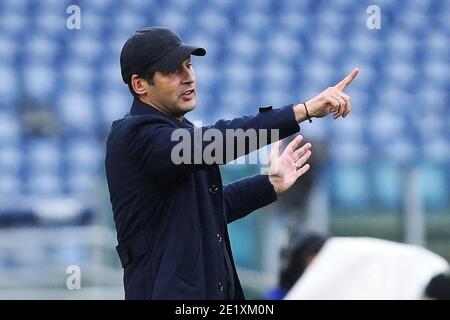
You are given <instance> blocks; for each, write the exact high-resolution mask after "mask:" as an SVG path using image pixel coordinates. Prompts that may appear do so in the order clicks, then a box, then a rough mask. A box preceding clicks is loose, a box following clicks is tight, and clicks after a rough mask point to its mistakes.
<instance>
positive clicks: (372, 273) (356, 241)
mask: <svg viewBox="0 0 450 320" xmlns="http://www.w3.org/2000/svg"><path fill="white" fill-rule="evenodd" d="M448 269H449V265H448V262H447V261H446V260H445V259H443V258H442V257H440V256H438V255H437V254H435V253H433V252H431V251H429V250H427V249H424V248H422V247H418V246H413V245H407V244H402V243H397V242H392V241H387V240H381V239H374V238H345V237H342V238H341V237H336V238H330V239H329V240H327V242H325V245H324V246H323V248H322V249H321V250H320V252H319V254H318V255H317V256H316V258H315V259H314V260H313V262H312V263H311V264H310V265H309V266H308V267H307V268H306V270H305V272H304V273H303V275H302V277H300V279H299V280H298V281H297V282H296V283H295V285H294V286H293V287H292V289H291V290H290V291H289V292H288V294H287V295H286V297H285V299H287V300H305V299H423V298H424V296H423V294H424V290H425V287H426V285H427V284H428V282H429V281H430V279H431V278H432V277H433V276H434V275H436V274H438V273H441V272H446V271H448Z"/></svg>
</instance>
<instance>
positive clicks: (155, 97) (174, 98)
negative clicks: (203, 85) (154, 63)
mask: <svg viewBox="0 0 450 320" xmlns="http://www.w3.org/2000/svg"><path fill="white" fill-rule="evenodd" d="M147 97H148V99H149V101H150V103H151V104H152V105H154V106H155V107H157V108H159V109H161V110H162V111H164V112H166V113H168V114H171V115H173V116H176V117H182V116H183V115H184V114H185V113H187V112H189V111H191V110H193V109H194V108H195V105H196V90H195V72H194V69H193V68H192V63H191V58H190V57H189V58H187V59H186V60H184V61H183V63H182V64H181V66H180V67H179V68H178V69H177V70H175V71H173V72H170V73H163V72H160V71H156V72H155V75H154V77H153V85H149V86H148V91H147Z"/></svg>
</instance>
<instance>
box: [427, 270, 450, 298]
mask: <svg viewBox="0 0 450 320" xmlns="http://www.w3.org/2000/svg"><path fill="white" fill-rule="evenodd" d="M425 295H426V296H427V297H429V298H431V299H437V300H450V274H449V273H440V274H438V275H436V276H434V277H433V278H432V279H431V280H430V282H429V283H428V285H427V287H426V289H425Z"/></svg>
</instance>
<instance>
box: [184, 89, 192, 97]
mask: <svg viewBox="0 0 450 320" xmlns="http://www.w3.org/2000/svg"><path fill="white" fill-rule="evenodd" d="M194 92H195V89H187V90H184V91H183V92H182V93H181V96H189V95H190V94H192V93H194Z"/></svg>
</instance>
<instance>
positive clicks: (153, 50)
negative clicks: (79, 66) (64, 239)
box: [105, 27, 358, 299]
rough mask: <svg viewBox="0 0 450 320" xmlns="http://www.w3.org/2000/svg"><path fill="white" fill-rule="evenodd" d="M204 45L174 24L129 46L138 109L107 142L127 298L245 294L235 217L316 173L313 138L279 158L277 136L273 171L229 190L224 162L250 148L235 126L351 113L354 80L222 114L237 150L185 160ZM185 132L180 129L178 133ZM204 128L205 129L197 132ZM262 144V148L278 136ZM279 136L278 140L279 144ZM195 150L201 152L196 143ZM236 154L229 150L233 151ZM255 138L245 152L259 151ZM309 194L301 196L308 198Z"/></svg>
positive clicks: (128, 74)
mask: <svg viewBox="0 0 450 320" xmlns="http://www.w3.org/2000/svg"><path fill="white" fill-rule="evenodd" d="M205 54H206V51H205V50H204V49H203V48H199V47H193V46H188V45H186V44H185V43H184V42H183V41H182V40H181V38H180V37H179V36H178V35H177V34H176V33H175V32H173V31H172V30H169V29H167V28H162V27H149V28H145V29H141V30H138V31H137V32H136V33H135V34H134V35H133V36H132V37H131V38H129V39H128V40H127V41H126V43H125V45H124V46H123V48H122V52H121V57H120V63H121V71H122V79H123V81H124V82H125V83H126V84H127V85H128V87H129V89H130V91H131V93H132V94H133V96H134V101H133V104H132V107H131V111H130V113H129V114H128V115H127V116H125V117H124V118H123V119H120V120H117V121H114V122H113V125H112V127H111V131H110V134H109V136H108V140H107V150H106V159H105V165H106V175H107V180H108V187H109V192H110V199H111V203H112V209H113V213H114V220H115V224H116V229H117V238H118V242H119V244H118V246H117V252H118V254H119V258H120V260H121V263H122V266H123V267H124V286H125V298H126V299H244V293H243V290H242V287H241V284H240V281H239V278H238V275H237V272H236V268H235V265H234V261H233V256H232V252H231V246H230V240H229V236H228V231H227V223H230V222H232V221H234V220H236V219H239V218H242V217H244V216H246V215H247V214H249V213H250V212H252V211H254V210H256V209H258V208H261V207H263V206H266V205H268V204H270V203H272V202H274V201H275V200H276V199H277V195H278V194H280V193H282V192H285V191H286V190H288V189H289V188H290V187H291V186H292V185H293V183H294V182H295V181H296V180H297V179H298V178H299V177H300V176H302V175H303V174H304V173H306V171H308V169H309V165H307V164H305V163H306V161H307V160H308V158H309V156H310V155H311V151H310V148H311V144H309V143H307V144H305V145H303V146H302V147H300V144H301V141H302V137H301V136H298V137H296V138H295V139H294V140H293V141H292V142H291V143H290V144H289V145H288V146H287V147H286V149H285V150H284V152H283V153H282V154H281V155H280V156H279V149H280V142H279V141H278V142H276V143H275V145H274V148H273V149H272V152H271V154H270V158H269V169H268V175H256V176H253V177H248V178H245V179H241V180H238V181H235V182H233V183H231V184H229V185H227V186H224V187H222V182H221V176H220V171H219V167H218V164H223V163H225V162H226V161H224V159H227V161H231V160H234V159H236V158H238V157H239V156H241V155H243V154H239V153H236V152H234V150H235V148H234V143H235V139H233V138H232V139H231V141H226V134H225V131H226V130H229V129H230V130H236V129H242V130H244V131H246V130H248V129H254V130H257V132H258V130H261V129H265V130H279V137H278V138H279V139H283V138H285V137H288V136H290V135H293V134H295V133H296V132H298V131H299V125H298V124H299V123H301V122H303V121H305V120H309V121H310V122H311V121H312V120H311V118H313V117H316V118H322V117H325V116H326V115H328V114H330V113H332V114H333V118H334V119H337V118H339V117H343V118H344V117H346V116H347V115H348V114H349V113H350V111H351V101H350V97H349V96H348V95H347V94H345V93H344V92H343V90H344V89H345V88H346V87H347V86H348V85H349V84H350V83H351V82H352V80H353V79H354V78H355V77H356V76H357V74H358V70H357V69H354V70H353V71H352V72H351V73H350V74H349V75H348V76H347V77H346V78H344V79H343V80H342V81H341V82H339V83H338V84H336V85H335V86H334V87H329V88H327V89H326V90H324V91H323V92H322V93H320V94H319V95H317V96H315V97H314V98H312V99H310V100H308V101H307V102H305V103H298V104H291V105H288V106H285V107H283V108H272V107H271V106H270V107H264V108H260V110H259V111H260V112H259V113H258V114H256V115H254V116H246V117H242V118H236V119H234V120H232V121H225V120H221V121H218V122H217V123H216V124H215V125H214V126H211V127H203V128H196V130H200V131H201V132H203V131H205V130H207V129H211V128H213V129H216V130H218V131H219V132H220V133H221V134H222V137H223V139H224V144H222V146H225V145H228V144H232V145H233V148H232V150H233V154H231V155H230V154H226V155H225V157H224V158H223V159H220V157H219V159H216V160H217V161H215V162H214V163H212V164H208V163H207V162H206V161H204V159H201V162H200V163H197V164H194V163H196V161H195V160H193V156H194V154H192V152H191V154H190V155H187V156H188V159H189V160H188V161H185V162H182V163H181V164H175V163H174V161H173V158H172V151H173V149H174V147H175V146H176V145H177V144H178V141H179V140H178V141H174V140H173V139H172V137H173V136H172V134H173V133H174V132H175V131H177V130H180V129H183V132H184V133H186V134H187V135H188V136H189V137H190V138H192V139H191V140H190V141H191V142H193V141H194V138H193V137H194V133H195V132H196V131H195V130H194V125H193V124H192V123H191V122H190V121H189V120H187V119H186V118H185V117H184V116H185V114H186V113H188V112H190V111H192V110H193V109H194V108H195V106H196V78H195V73H194V69H193V67H192V62H191V58H190V57H191V55H197V56H203V55H205ZM177 132H179V131H177ZM197 132H198V131H197ZM262 140H263V139H260V140H259V143H258V144H256V145H257V146H258V148H261V147H263V146H264V145H266V144H267V143H270V142H268V141H262ZM272 142H273V141H272ZM208 145H209V143H203V142H201V143H200V147H199V148H200V151H201V152H200V154H203V151H204V150H205V148H206V147H207V146H208ZM191 150H192V151H194V153H195V150H197V151H199V150H198V149H196V145H195V144H194V145H193V146H191ZM226 150H227V151H228V150H229V149H228V148H226ZM254 150H256V149H253V150H252V148H250V147H249V145H248V144H246V147H245V150H244V154H248V153H249V152H251V151H254ZM299 196H301V195H299Z"/></svg>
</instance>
